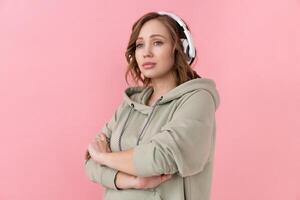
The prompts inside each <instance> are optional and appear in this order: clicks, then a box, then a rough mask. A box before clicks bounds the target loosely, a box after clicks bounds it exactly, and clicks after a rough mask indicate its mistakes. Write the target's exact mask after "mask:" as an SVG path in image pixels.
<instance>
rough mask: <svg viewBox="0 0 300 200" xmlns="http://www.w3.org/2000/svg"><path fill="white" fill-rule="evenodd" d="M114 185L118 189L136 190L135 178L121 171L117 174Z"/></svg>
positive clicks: (136, 182)
mask: <svg viewBox="0 0 300 200" xmlns="http://www.w3.org/2000/svg"><path fill="white" fill-rule="evenodd" d="M115 183H116V187H118V188H119V189H138V179H137V177H136V176H133V175H130V174H126V173H124V172H121V171H119V172H118V173H117V176H116V182H115Z"/></svg>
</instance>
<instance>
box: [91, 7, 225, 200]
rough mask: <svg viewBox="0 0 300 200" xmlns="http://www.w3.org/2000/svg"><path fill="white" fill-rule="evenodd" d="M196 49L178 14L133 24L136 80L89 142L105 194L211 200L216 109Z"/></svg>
mask: <svg viewBox="0 0 300 200" xmlns="http://www.w3.org/2000/svg"><path fill="white" fill-rule="evenodd" d="M195 56H196V50H195V48H194V45H193V41H192V38H191V35H190V32H189V29H188V27H187V26H186V24H185V23H184V22H183V21H182V20H181V19H180V18H179V17H178V16H176V15H175V14H172V13H166V12H158V13H156V12H151V13H147V14H145V15H144V16H142V17H141V18H140V19H139V20H137V22H136V23H135V24H134V25H133V27H132V34H131V36H130V40H129V44H128V48H127V51H126V58H127V61H128V63H129V65H128V70H127V73H126V81H127V77H128V75H129V74H130V75H131V76H132V78H133V80H134V81H135V82H136V84H138V82H139V81H140V82H142V84H143V85H142V86H138V85H137V86H135V87H128V88H127V89H126V90H125V92H124V100H123V102H122V103H121V105H120V106H119V107H118V108H117V110H116V112H115V113H114V116H113V117H112V119H111V120H110V121H109V122H108V123H106V125H105V126H104V127H103V128H102V129H101V133H99V134H97V136H96V140H95V141H94V142H92V143H91V144H89V146H88V151H87V154H86V162H85V169H86V174H87V176H88V177H89V178H90V180H92V181H93V182H96V183H99V184H101V185H102V186H104V187H105V188H106V192H105V196H104V199H105V200H109V199H111V200H121V199H122V200H135V199H136V200H141V199H142V200H150V199H162V200H183V199H187V200H208V199H209V196H210V187H211V178H212V169H213V158H214V145H215V111H216V109H217V107H218V106H219V95H218V92H217V90H216V87H215V83H214V81H213V80H211V79H206V78H201V77H200V76H199V75H198V74H197V73H196V72H195V71H194V70H192V69H191V64H192V63H193V61H194V59H195Z"/></svg>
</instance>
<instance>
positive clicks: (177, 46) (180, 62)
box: [125, 12, 201, 86]
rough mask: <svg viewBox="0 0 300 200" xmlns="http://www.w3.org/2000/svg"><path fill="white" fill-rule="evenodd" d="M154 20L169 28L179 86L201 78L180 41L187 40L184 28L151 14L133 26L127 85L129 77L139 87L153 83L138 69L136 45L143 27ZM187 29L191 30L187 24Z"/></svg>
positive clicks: (172, 21) (126, 76) (127, 52)
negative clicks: (192, 66)
mask: <svg viewBox="0 0 300 200" xmlns="http://www.w3.org/2000/svg"><path fill="white" fill-rule="evenodd" d="M152 19H157V20H159V21H160V22H161V23H162V24H163V25H164V26H165V27H166V28H167V30H168V31H169V33H170V35H171V41H172V44H173V50H174V51H173V52H174V66H173V68H172V70H173V73H174V75H175V76H176V80H177V86H178V85H180V84H182V83H184V82H186V81H188V80H191V79H195V78H201V77H200V76H199V75H198V74H197V72H196V71H194V70H193V69H192V68H191V65H189V63H188V61H187V55H186V54H185V53H184V48H183V45H182V42H181V40H180V39H181V38H186V36H185V34H184V32H183V28H182V27H181V26H180V25H179V24H178V23H177V22H176V21H175V20H174V19H173V18H171V17H169V16H168V15H160V14H158V13H156V12H149V13H146V14H145V15H143V16H142V17H141V18H139V19H138V20H137V21H136V22H135V23H134V24H133V26H132V32H131V35H130V39H129V42H128V45H127V50H126V53H125V57H126V60H127V62H128V67H127V70H126V74H125V80H126V82H127V84H128V76H129V75H131V77H132V80H133V81H134V82H135V84H137V85H138V83H139V81H141V82H142V84H143V86H148V85H149V84H150V83H151V78H147V77H143V76H142V73H141V71H140V69H139V67H138V63H137V61H136V58H135V50H136V44H135V43H136V40H137V38H138V35H139V33H140V30H141V29H142V27H143V25H144V24H145V23H146V22H148V21H149V20H152ZM185 24H186V23H185ZM186 27H187V29H188V30H189V28H188V26H187V24H186Z"/></svg>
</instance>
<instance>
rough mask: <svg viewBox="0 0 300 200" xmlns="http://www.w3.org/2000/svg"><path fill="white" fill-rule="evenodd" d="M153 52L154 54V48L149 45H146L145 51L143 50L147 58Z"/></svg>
mask: <svg viewBox="0 0 300 200" xmlns="http://www.w3.org/2000/svg"><path fill="white" fill-rule="evenodd" d="M152 56H153V54H152V49H151V47H150V46H149V45H145V48H144V51H143V57H144V58H146V57H152Z"/></svg>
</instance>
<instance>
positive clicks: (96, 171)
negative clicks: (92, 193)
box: [84, 103, 124, 190]
mask: <svg viewBox="0 0 300 200" xmlns="http://www.w3.org/2000/svg"><path fill="white" fill-rule="evenodd" d="M123 105H124V103H122V104H121V105H119V107H118V108H117V110H116V111H115V112H114V115H113V116H112V118H111V119H110V121H109V122H107V123H105V125H104V126H103V127H102V128H101V129H100V132H99V133H97V134H96V138H98V137H99V134H100V133H101V132H102V133H104V134H105V135H106V137H107V138H109V139H110V138H111V134H112V132H113V130H114V128H115V125H116V122H117V120H118V119H119V115H120V112H121V109H122V108H123ZM84 167H85V173H86V175H87V177H88V178H89V179H90V180H91V181H92V182H94V183H98V184H101V185H102V186H104V187H106V188H110V189H115V190H117V188H116V186H115V184H114V179H115V176H116V174H117V170H115V169H112V168H109V167H107V166H104V165H100V164H98V163H96V162H95V161H94V160H93V159H88V160H86V161H85V163H84Z"/></svg>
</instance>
